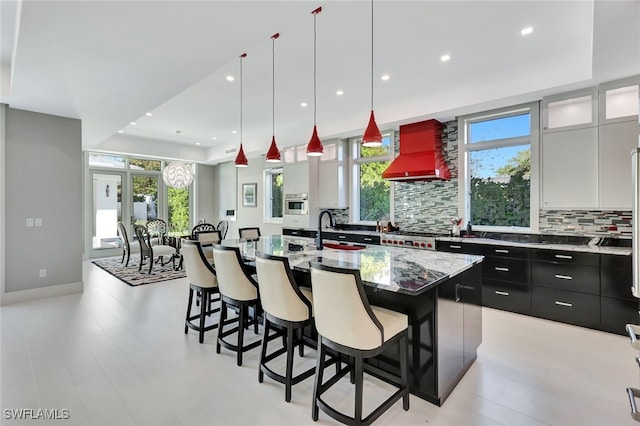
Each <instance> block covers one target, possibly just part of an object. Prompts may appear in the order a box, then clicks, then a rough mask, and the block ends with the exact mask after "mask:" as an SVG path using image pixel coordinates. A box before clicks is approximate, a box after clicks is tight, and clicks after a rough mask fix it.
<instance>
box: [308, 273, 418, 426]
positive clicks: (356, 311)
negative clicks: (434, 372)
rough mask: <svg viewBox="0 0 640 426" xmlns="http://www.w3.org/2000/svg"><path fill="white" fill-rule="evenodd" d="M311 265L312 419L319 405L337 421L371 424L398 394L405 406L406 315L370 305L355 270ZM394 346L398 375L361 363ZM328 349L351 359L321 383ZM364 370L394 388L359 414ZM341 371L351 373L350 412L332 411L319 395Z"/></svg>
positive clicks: (407, 407) (337, 379) (406, 383)
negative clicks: (314, 357) (314, 352)
mask: <svg viewBox="0 0 640 426" xmlns="http://www.w3.org/2000/svg"><path fill="white" fill-rule="evenodd" d="M310 265H311V287H312V288H313V309H314V319H315V324H316V329H317V331H318V360H317V368H316V378H315V383H314V386H313V403H312V404H313V406H312V414H311V416H312V419H313V420H314V421H317V420H318V412H319V409H322V411H324V412H325V413H326V414H328V415H329V416H331V417H332V418H334V419H335V420H338V421H339V422H341V423H344V424H348V425H370V424H371V423H373V421H375V420H376V419H377V418H378V417H379V416H380V415H381V414H382V413H384V412H385V411H386V410H388V409H389V408H390V407H391V406H393V404H394V403H395V402H396V401H398V400H400V399H401V398H402V407H403V409H404V410H405V411H406V410H408V409H409V385H408V372H409V371H408V359H407V349H408V338H407V335H408V331H407V330H408V318H407V316H406V315H405V314H403V313H400V312H395V311H392V310H389V309H385V308H381V307H378V306H373V305H370V304H369V301H368V299H367V295H366V294H365V291H364V287H363V284H362V280H361V278H360V271H359V270H355V269H345V268H335V267H331V266H327V265H324V264H321V263H319V262H315V261H312V262H310ZM394 345H398V352H399V354H400V369H399V371H400V375H399V376H397V375H392V374H390V373H388V372H386V371H384V370H381V369H379V368H377V367H375V366H373V365H370V364H364V363H363V360H364V359H365V358H373V357H375V356H377V355H379V354H381V353H382V352H384V351H385V350H387V349H389V348H391V347H392V346H394ZM327 349H330V350H333V351H335V352H338V353H341V354H345V355H348V356H349V357H353V359H354V361H353V364H349V365H347V366H346V367H345V368H343V369H341V370H340V371H339V372H337V373H336V374H335V375H334V376H333V377H332V378H330V379H329V380H327V382H326V383H323V372H324V367H325V356H326V353H327ZM364 371H367V372H368V373H374V374H375V375H376V376H378V377H381V378H383V379H384V380H385V381H386V382H388V383H390V384H392V385H394V386H396V387H397V388H398V390H397V391H395V392H394V393H393V394H392V395H391V396H390V397H389V398H387V399H386V400H385V401H384V402H382V403H381V404H380V405H378V406H377V407H376V408H375V409H374V410H373V411H372V412H371V413H369V414H368V415H367V416H366V417H364V418H363V416H362V400H363V373H364ZM346 373H351V374H352V383H353V382H355V402H354V405H355V408H354V416H353V417H351V416H348V415H346V414H344V413H342V412H340V411H338V410H336V409H335V408H333V407H331V406H330V405H329V404H328V403H327V402H326V401H325V400H323V399H322V395H323V394H324V393H325V392H326V391H327V390H328V389H329V388H331V387H332V386H333V385H335V384H336V383H337V382H338V381H339V379H340V378H341V377H343V376H344V375H345V374H346ZM354 376H355V377H354Z"/></svg>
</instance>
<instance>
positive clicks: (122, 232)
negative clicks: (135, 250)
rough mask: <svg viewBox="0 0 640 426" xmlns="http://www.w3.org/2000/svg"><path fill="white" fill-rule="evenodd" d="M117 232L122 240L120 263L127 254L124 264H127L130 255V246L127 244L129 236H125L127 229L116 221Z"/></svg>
mask: <svg viewBox="0 0 640 426" xmlns="http://www.w3.org/2000/svg"><path fill="white" fill-rule="evenodd" d="M118 234H119V235H120V239H121V240H122V260H121V261H120V263H123V262H124V257H125V256H127V263H125V264H124V266H129V257H130V256H131V246H130V245H129V237H128V236H127V230H126V228H125V227H124V225H123V224H122V222H118Z"/></svg>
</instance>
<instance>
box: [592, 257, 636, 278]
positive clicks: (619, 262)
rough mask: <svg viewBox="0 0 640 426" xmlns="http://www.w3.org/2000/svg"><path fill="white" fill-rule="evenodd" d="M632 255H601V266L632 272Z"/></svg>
mask: <svg viewBox="0 0 640 426" xmlns="http://www.w3.org/2000/svg"><path fill="white" fill-rule="evenodd" d="M631 260H632V257H631V255H629V256H620V255H616V254H603V255H601V256H600V266H601V267H603V268H613V269H626V270H628V271H629V273H631V265H632V264H631Z"/></svg>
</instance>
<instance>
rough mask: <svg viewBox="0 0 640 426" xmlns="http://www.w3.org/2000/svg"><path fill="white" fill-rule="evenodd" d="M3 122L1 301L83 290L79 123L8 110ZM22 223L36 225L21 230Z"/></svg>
mask: <svg viewBox="0 0 640 426" xmlns="http://www.w3.org/2000/svg"><path fill="white" fill-rule="evenodd" d="M5 120H6V121H5V124H6V126H5V138H6V139H5V161H4V165H5V167H3V169H4V171H5V173H6V174H5V177H4V179H5V199H4V201H5V203H6V205H7V206H9V208H8V209H6V210H4V211H5V226H6V228H5V234H4V236H3V237H4V238H2V240H3V241H9V242H14V243H12V244H11V245H10V247H11V250H8V251H7V252H6V253H5V262H6V268H3V270H4V271H5V294H4V295H3V303H12V302H15V301H20V300H25V299H29V298H36V297H43V296H51V295H54V294H65V293H69V292H76V291H82V246H83V239H82V229H83V222H82V147H81V122H80V120H75V119H70V118H63V117H57V116H53V115H47V114H40V113H35V112H30V111H22V110H17V109H13V108H7V109H6V117H5ZM27 218H42V222H43V224H42V226H41V227H26V223H25V222H26V219H27ZM41 269H46V270H47V276H46V277H45V278H40V277H39V271H40V270H41ZM37 290H43V291H37Z"/></svg>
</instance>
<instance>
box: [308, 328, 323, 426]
mask: <svg viewBox="0 0 640 426" xmlns="http://www.w3.org/2000/svg"><path fill="white" fill-rule="evenodd" d="M324 356H325V347H324V345H323V344H322V336H320V335H319V334H318V361H317V363H316V378H315V380H314V382H313V406H312V408H311V418H312V419H313V421H314V422H317V421H318V414H319V413H318V411H319V407H318V398H319V397H320V388H321V387H322V373H323V372H324Z"/></svg>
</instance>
